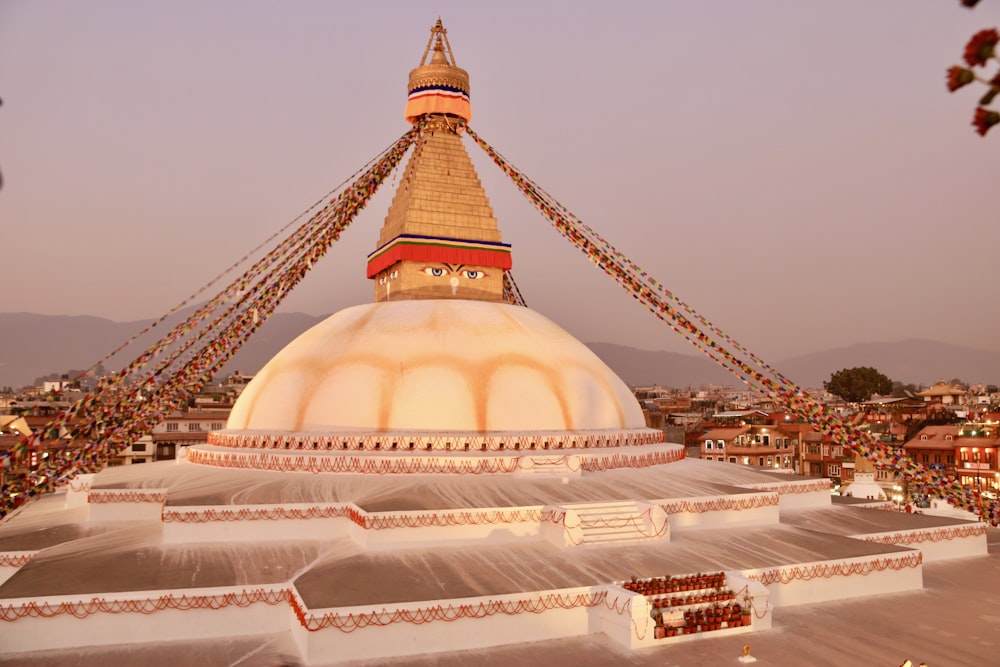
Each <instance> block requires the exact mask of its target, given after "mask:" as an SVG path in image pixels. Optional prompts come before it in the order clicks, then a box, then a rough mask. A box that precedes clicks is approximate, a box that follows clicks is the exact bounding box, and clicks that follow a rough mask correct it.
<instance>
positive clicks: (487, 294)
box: [367, 19, 511, 301]
mask: <svg viewBox="0 0 1000 667" xmlns="http://www.w3.org/2000/svg"><path fill="white" fill-rule="evenodd" d="M428 57H429V59H428ZM408 90H409V97H408V100H407V104H406V112H405V115H406V119H407V120H408V121H409V122H410V123H413V124H414V125H421V127H422V129H423V136H422V138H421V141H420V143H419V144H418V145H417V147H416V148H415V149H414V152H413V155H412V156H411V157H410V161H409V162H408V163H407V165H406V169H405V171H404V172H403V178H402V181H401V184H400V186H399V189H398V190H397V191H396V195H395V197H394V198H393V200H392V204H391V205H390V207H389V212H388V214H387V215H386V217H385V222H384V223H383V224H382V231H381V233H380V235H379V240H378V247H377V248H376V250H375V251H374V252H372V253H371V254H370V255H368V271H367V275H368V277H369V278H371V279H373V280H374V281H375V300H376V301H390V300H400V299H473V300H478V301H503V275H504V271H506V270H507V269H510V267H511V255H510V245H508V244H506V243H503V242H502V240H501V238H500V231H499V230H498V229H497V221H496V218H495V217H494V216H493V209H492V207H491V206H490V201H489V199H488V198H487V197H486V193H485V192H484V191H483V186H482V183H480V181H479V176H478V175H477V174H476V170H475V168H474V167H473V166H472V161H471V160H470V159H469V154H468V153H467V152H466V150H465V145H464V144H463V143H462V139H461V136H460V134H461V132H462V128H463V126H464V123H465V122H467V121H468V120H469V119H470V118H471V117H472V109H471V106H470V104H469V74H468V72H466V71H465V70H464V69H462V68H460V67H458V65H456V64H455V56H454V54H453V53H452V51H451V45H450V44H449V43H448V31H447V30H445V29H444V27H443V26H442V25H441V19H438V21H437V23H436V24H435V25H434V27H433V28H431V36H430V39H429V40H428V41H427V46H426V48H425V49H424V55H423V57H422V58H421V59H420V65H419V66H417V67H416V68H415V69H414V70H413V71H411V72H410V80H409V86H408Z"/></svg>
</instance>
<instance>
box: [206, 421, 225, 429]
mask: <svg viewBox="0 0 1000 667" xmlns="http://www.w3.org/2000/svg"><path fill="white" fill-rule="evenodd" d="M209 430H212V431H221V430H222V422H212V424H211V427H210V429H209Z"/></svg>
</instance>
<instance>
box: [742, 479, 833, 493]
mask: <svg viewBox="0 0 1000 667" xmlns="http://www.w3.org/2000/svg"><path fill="white" fill-rule="evenodd" d="M749 486H750V488H752V489H758V490H760V491H775V492H777V493H778V494H779V495H782V496H785V495H794V494H797V493H819V492H821V491H824V492H829V491H830V480H828V479H817V480H809V481H803V482H768V483H766V484H750V485H749Z"/></svg>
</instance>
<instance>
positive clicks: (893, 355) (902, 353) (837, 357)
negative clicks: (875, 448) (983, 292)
mask: <svg viewBox="0 0 1000 667" xmlns="http://www.w3.org/2000/svg"><path fill="white" fill-rule="evenodd" d="M774 366H775V368H777V369H778V370H780V371H781V372H782V373H783V374H784V375H786V376H787V377H789V378H791V379H792V380H795V381H796V382H798V383H799V384H801V385H803V386H806V387H818V386H821V385H822V383H823V381H824V380H829V379H830V375H831V374H832V373H835V372H837V371H839V370H840V369H842V368H853V367H855V366H871V367H872V368H875V369H877V370H878V371H879V372H881V373H883V374H884V375H887V376H889V378H891V379H892V380H898V381H899V382H902V383H904V384H911V383H912V384H923V385H931V384H934V383H935V382H938V381H939V380H952V379H955V378H958V379H960V380H962V381H963V382H967V383H969V384H1000V352H990V351H987V350H976V349H973V348H971V347H962V346H960V345H950V344H948V343H941V342H938V341H934V340H924V339H920V338H912V339H909V340H901V341H898V342H895V343H857V344H855V345H850V346H848V347H838V348H834V349H832V350H825V351H823V352H813V353H812V354H804V355H800V356H797V357H792V358H790V359H785V360H784V361H782V362H781V363H779V364H776V365H774Z"/></svg>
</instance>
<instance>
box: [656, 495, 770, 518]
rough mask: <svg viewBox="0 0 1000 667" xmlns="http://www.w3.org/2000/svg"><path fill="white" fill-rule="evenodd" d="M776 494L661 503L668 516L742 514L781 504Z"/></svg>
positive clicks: (691, 499)
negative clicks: (732, 512)
mask: <svg viewBox="0 0 1000 667" xmlns="http://www.w3.org/2000/svg"><path fill="white" fill-rule="evenodd" d="M779 501H780V499H779V497H778V494H776V493H756V494H753V495H747V496H721V497H718V498H683V499H680V500H674V501H669V502H663V503H660V507H662V508H663V509H664V510H665V511H666V512H667V514H680V513H682V512H686V513H690V514H702V513H704V512H731V511H736V512H742V511H745V510H752V509H758V508H760V507H773V506H776V505H778V504H779Z"/></svg>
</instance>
